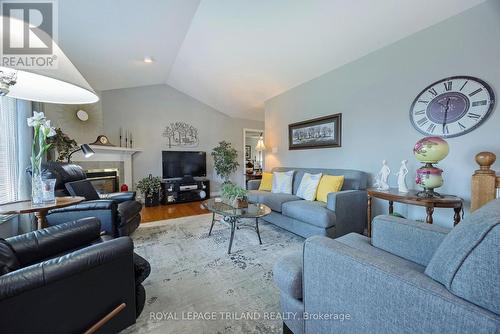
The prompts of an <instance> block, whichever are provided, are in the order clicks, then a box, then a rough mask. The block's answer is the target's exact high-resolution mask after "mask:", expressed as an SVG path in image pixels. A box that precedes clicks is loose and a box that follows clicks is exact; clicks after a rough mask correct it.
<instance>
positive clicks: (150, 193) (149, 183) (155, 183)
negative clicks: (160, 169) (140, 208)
mask: <svg viewBox="0 0 500 334" xmlns="http://www.w3.org/2000/svg"><path fill="white" fill-rule="evenodd" d="M135 187H136V188H137V190H139V191H140V192H141V194H142V195H143V196H144V205H146V206H157V205H159V204H160V190H161V178H160V177H159V176H155V177H153V175H151V174H149V176H148V177H145V178H143V179H141V180H139V182H137V185H136V186H135Z"/></svg>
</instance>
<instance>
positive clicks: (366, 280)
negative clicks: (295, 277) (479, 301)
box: [303, 237, 498, 334]
mask: <svg viewBox="0 0 500 334" xmlns="http://www.w3.org/2000/svg"><path fill="white" fill-rule="evenodd" d="M381 252H383V251H381V250H377V249H376V248H374V247H373V252H372V251H371V247H370V246H368V247H366V248H363V250H360V249H357V248H354V247H351V246H349V245H347V244H345V243H342V242H339V241H337V240H332V239H329V238H326V237H311V238H309V239H307V240H306V242H305V245H304V283H303V284H304V304H305V312H306V313H307V314H310V315H318V314H332V313H333V314H340V315H342V314H343V315H346V314H347V315H349V318H350V320H347V321H340V320H332V318H330V319H327V318H323V319H325V320H323V319H314V318H312V319H313V320H306V322H305V326H306V327H305V328H306V333H364V332H366V331H367V329H368V328H369V331H370V332H372V333H388V334H395V333H431V332H432V333H463V334H465V333H479V332H480V333H495V332H496V328H497V326H498V316H496V315H495V314H493V313H492V312H489V311H487V310H485V309H483V308H481V307H478V306H476V305H474V304H472V303H469V302H467V301H465V300H463V299H462V298H459V297H457V296H455V295H453V294H452V293H450V292H449V291H448V290H447V289H446V288H445V287H444V286H443V285H441V284H439V283H438V282H436V281H434V280H432V279H431V278H430V277H428V276H427V275H425V274H424V273H423V268H422V267H421V266H419V265H417V264H414V263H412V262H409V261H406V260H403V259H400V258H398V257H396V256H394V255H392V254H389V253H387V254H384V253H385V252H384V253H382V254H381Z"/></svg>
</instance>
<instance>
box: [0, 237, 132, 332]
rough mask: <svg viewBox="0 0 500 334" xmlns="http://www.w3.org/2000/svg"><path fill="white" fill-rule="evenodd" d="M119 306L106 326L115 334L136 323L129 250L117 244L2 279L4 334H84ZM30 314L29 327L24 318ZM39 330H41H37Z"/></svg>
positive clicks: (121, 242) (127, 244) (124, 240)
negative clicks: (46, 333) (43, 330)
mask: <svg viewBox="0 0 500 334" xmlns="http://www.w3.org/2000/svg"><path fill="white" fill-rule="evenodd" d="M121 303H125V305H126V307H125V309H123V310H122V311H121V312H120V313H118V314H117V315H116V316H115V317H114V318H113V319H111V320H110V321H109V322H108V323H107V324H106V332H109V333H118V332H120V331H121V330H123V329H124V328H126V327H128V326H130V325H131V324H133V323H134V322H135V311H136V310H135V279H134V268H133V244H132V241H131V240H130V239H129V238H127V237H125V238H118V239H114V240H111V241H108V242H104V243H101V244H98V245H94V246H90V247H87V248H84V249H81V250H78V251H75V252H73V253H70V254H66V255H64V256H61V257H59V258H54V259H51V260H48V261H45V262H41V263H38V264H35V265H32V266H29V267H25V268H23V269H20V270H16V271H14V272H11V273H8V274H6V275H3V276H1V277H0V314H2V316H1V317H2V319H9V321H1V323H2V333H5V334H10V333H36V332H40V328H42V327H43V328H50V332H51V333H54V334H59V333H83V332H85V331H86V330H88V329H89V328H90V326H92V325H93V324H95V323H96V322H97V321H99V320H100V319H102V318H103V317H104V316H105V315H106V314H108V313H109V312H110V311H111V310H113V309H114V308H116V307H117V306H118V305H120V304H121ZM23 314H29V315H30V317H29V321H26V319H24V318H23V316H22V315H23ZM40 326H42V327H40Z"/></svg>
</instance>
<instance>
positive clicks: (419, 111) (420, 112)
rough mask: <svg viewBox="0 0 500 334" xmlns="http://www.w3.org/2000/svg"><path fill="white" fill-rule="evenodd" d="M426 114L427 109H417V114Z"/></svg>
mask: <svg viewBox="0 0 500 334" xmlns="http://www.w3.org/2000/svg"><path fill="white" fill-rule="evenodd" d="M424 114H425V110H417V111H415V115H424Z"/></svg>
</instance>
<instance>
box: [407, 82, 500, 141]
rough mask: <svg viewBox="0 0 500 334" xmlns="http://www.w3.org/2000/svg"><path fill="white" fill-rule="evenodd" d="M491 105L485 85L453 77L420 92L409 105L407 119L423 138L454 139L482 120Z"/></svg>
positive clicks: (488, 90)
mask: <svg viewBox="0 0 500 334" xmlns="http://www.w3.org/2000/svg"><path fill="white" fill-rule="evenodd" d="M494 104H495V95H494V93H493V90H492V89H491V87H490V86H489V85H488V84H487V83H486V82H484V81H482V80H480V79H477V78H474V77H469V76H456V77H451V78H446V79H442V80H440V81H437V82H435V83H433V84H432V85H430V86H428V87H426V88H425V89H424V90H423V91H421V92H420V94H418V96H417V97H416V98H415V101H413V104H412V105H411V108H410V120H411V123H412V124H413V126H414V127H415V129H417V130H418V131H419V132H421V133H423V134H425V135H434V136H441V137H445V138H450V137H457V136H461V135H463V134H466V133H468V132H470V131H472V130H474V129H476V128H477V127H478V126H480V125H481V124H482V123H483V122H484V121H486V120H487V119H488V116H489V115H490V114H491V112H492V111H493V106H494Z"/></svg>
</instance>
